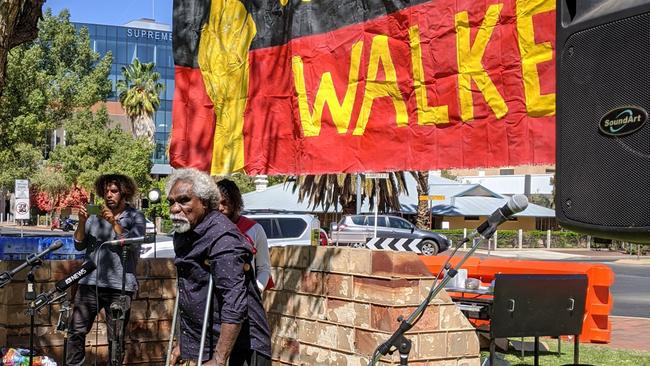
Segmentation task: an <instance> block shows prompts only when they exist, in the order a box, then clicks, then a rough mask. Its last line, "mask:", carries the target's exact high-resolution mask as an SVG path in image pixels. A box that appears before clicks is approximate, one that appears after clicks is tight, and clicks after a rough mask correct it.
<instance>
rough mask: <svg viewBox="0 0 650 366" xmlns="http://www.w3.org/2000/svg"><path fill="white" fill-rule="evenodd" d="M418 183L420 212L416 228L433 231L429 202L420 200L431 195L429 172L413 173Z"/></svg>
mask: <svg viewBox="0 0 650 366" xmlns="http://www.w3.org/2000/svg"><path fill="white" fill-rule="evenodd" d="M411 174H412V175H413V177H414V178H415V181H416V183H417V190H418V212H417V221H416V226H417V227H418V228H420V229H431V220H430V219H431V213H430V212H429V201H424V200H420V196H428V195H429V172H428V171H422V172H411Z"/></svg>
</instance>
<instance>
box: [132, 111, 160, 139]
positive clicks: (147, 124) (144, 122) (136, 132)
mask: <svg viewBox="0 0 650 366" xmlns="http://www.w3.org/2000/svg"><path fill="white" fill-rule="evenodd" d="M132 122H133V137H136V138H138V137H145V138H146V139H147V140H148V141H149V142H151V143H152V144H153V143H154V142H155V141H154V133H155V132H156V126H155V125H154V122H153V116H149V115H146V114H145V115H141V116H136V117H135V118H133V120H132Z"/></svg>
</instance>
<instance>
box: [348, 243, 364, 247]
mask: <svg viewBox="0 0 650 366" xmlns="http://www.w3.org/2000/svg"><path fill="white" fill-rule="evenodd" d="M350 246H351V247H352V248H365V247H366V243H352V244H350Z"/></svg>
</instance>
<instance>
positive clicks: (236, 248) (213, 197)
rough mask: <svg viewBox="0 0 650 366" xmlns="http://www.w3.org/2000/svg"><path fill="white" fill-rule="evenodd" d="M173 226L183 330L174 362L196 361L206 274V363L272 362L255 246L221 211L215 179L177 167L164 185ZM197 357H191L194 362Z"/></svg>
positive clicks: (259, 365) (238, 365) (250, 365)
mask: <svg viewBox="0 0 650 366" xmlns="http://www.w3.org/2000/svg"><path fill="white" fill-rule="evenodd" d="M166 188H167V189H166V190H167V200H168V202H169V212H170V218H171V220H172V224H173V227H174V252H175V253H176V257H175V260H174V264H175V265H176V270H177V273H178V296H179V310H180V313H179V314H180V325H181V334H180V337H179V344H178V345H177V346H176V347H175V349H174V351H173V352H172V359H171V364H172V365H175V364H177V362H179V361H180V360H181V359H182V360H183V362H185V363H182V364H188V365H193V364H195V362H196V360H197V359H198V354H199V349H200V342H201V341H200V340H201V329H202V325H203V315H204V312H205V304H206V297H207V293H208V280H209V278H210V277H209V276H212V279H213V297H212V301H211V303H212V304H211V306H212V310H211V312H212V317H211V318H210V321H211V324H210V326H209V329H210V330H211V331H209V332H208V336H207V337H206V342H205V347H204V353H203V357H202V359H203V360H209V361H208V362H207V363H204V364H203V365H220V366H221V365H226V364H228V365H230V366H244V365H246V366H253V365H256V366H266V365H271V341H270V330H269V324H268V321H267V319H266V313H265V311H264V308H263V306H262V300H261V297H260V292H259V289H258V288H257V285H256V281H255V276H254V274H253V271H252V267H251V261H252V258H253V248H252V247H251V245H250V244H249V243H248V241H247V240H246V239H245V238H244V236H243V235H242V234H241V233H240V232H239V230H238V229H237V227H236V226H235V225H234V224H233V223H232V222H231V221H230V220H229V219H228V218H227V217H226V216H224V215H223V214H221V213H220V212H219V211H218V209H217V208H218V207H219V201H220V194H219V189H218V188H217V185H216V184H215V183H214V181H213V180H212V178H211V177H210V176H209V175H207V174H205V173H203V172H200V171H198V170H195V169H180V170H176V171H175V172H174V173H173V174H172V175H171V176H170V178H169V181H168V183H167V187H166ZM193 362H194V363H193Z"/></svg>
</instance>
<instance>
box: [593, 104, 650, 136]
mask: <svg viewBox="0 0 650 366" xmlns="http://www.w3.org/2000/svg"><path fill="white" fill-rule="evenodd" d="M647 119H648V112H646V110H645V109H643V108H641V107H638V106H626V107H620V108H616V109H613V110H611V111H609V112H607V113H606V114H605V115H604V116H603V117H602V118H601V119H600V124H599V128H600V131H601V132H602V133H604V134H606V135H609V136H616V137H619V136H625V135H629V134H631V133H634V132H636V131H638V130H639V129H640V128H641V127H643V125H644V124H645V122H646V120H647Z"/></svg>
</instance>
